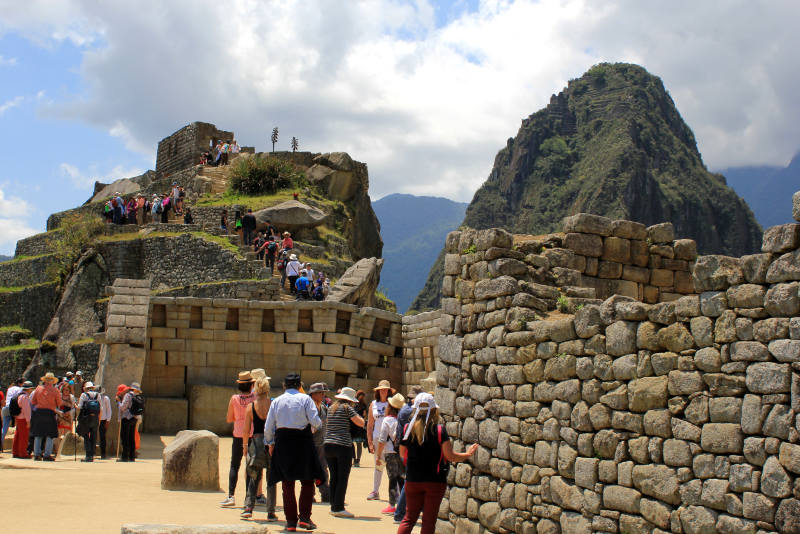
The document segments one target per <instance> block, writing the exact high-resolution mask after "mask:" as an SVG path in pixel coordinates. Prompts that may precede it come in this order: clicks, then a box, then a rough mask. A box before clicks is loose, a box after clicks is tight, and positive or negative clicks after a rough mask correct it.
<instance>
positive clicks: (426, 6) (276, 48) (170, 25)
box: [0, 0, 800, 200]
mask: <svg viewBox="0 0 800 534" xmlns="http://www.w3.org/2000/svg"><path fill="white" fill-rule="evenodd" d="M5 2H9V3H10V1H9V0H0V8H2V6H3V4H4V3H5ZM29 4H30V6H31V7H30V9H26V10H9V9H4V10H3V12H7V11H13V13H11V14H10V15H9V16H8V17H5V18H4V21H3V22H0V32H2V30H3V28H5V29H6V30H16V31H20V32H22V33H23V34H24V35H27V36H29V38H31V39H34V40H36V39H39V40H45V41H47V40H48V39H51V40H52V39H56V40H63V39H69V40H70V41H71V42H73V43H75V44H76V45H79V46H83V47H84V50H85V52H84V55H83V63H82V65H81V74H82V77H83V81H84V84H85V86H86V87H87V88H88V89H87V92H86V93H85V94H82V95H79V97H78V98H76V99H75V100H74V101H71V102H68V103H64V102H61V103H60V104H55V105H48V106H47V108H46V109H47V110H48V111H49V112H50V113H54V114H57V115H58V116H61V117H66V118H72V119H77V120H80V121H83V122H86V123H89V124H92V125H94V126H96V127H99V128H102V129H104V130H106V131H109V132H110V133H111V135H114V136H117V137H119V138H120V139H122V140H123V142H124V143H125V145H126V146H127V147H128V148H130V149H132V150H135V151H138V152H141V153H143V154H146V155H148V156H151V157H152V156H153V155H154V152H155V147H156V144H157V142H158V140H159V139H161V138H163V137H165V136H166V135H169V134H170V133H171V132H173V131H175V130H176V129H178V128H179V127H181V126H183V125H184V124H186V123H188V122H191V121H194V120H204V121H209V122H214V123H216V124H217V126H219V127H220V128H222V129H229V130H230V129H232V130H234V131H235V132H236V134H237V137H238V138H239V140H240V141H241V142H242V143H243V144H247V145H252V144H255V145H256V146H257V148H259V149H262V150H263V149H265V148H266V147H267V146H268V145H267V138H268V137H269V132H270V130H271V129H272V126H275V125H278V126H279V127H280V129H281V140H280V143H279V148H284V149H285V148H288V140H289V139H290V138H291V137H292V136H293V135H296V136H297V137H299V138H300V140H301V149H303V150H312V151H331V150H346V151H348V152H350V153H351V155H352V156H353V157H355V158H356V159H359V160H362V161H365V162H367V163H368V164H369V168H370V180H371V193H372V194H373V196H376V197H377V196H382V195H384V194H387V193H390V192H395V191H399V192H410V193H424V194H440V195H445V196H448V197H451V198H457V199H460V200H464V199H469V198H470V197H471V194H472V192H473V191H474V190H475V188H476V187H477V186H478V185H480V183H481V182H482V181H483V180H484V179H485V178H486V176H487V175H488V173H489V171H490V169H491V166H492V163H493V160H494V155H495V154H496V152H497V150H498V149H499V148H501V147H502V146H504V144H505V142H504V141H505V139H506V138H508V137H509V136H513V135H515V134H516V132H517V129H518V127H519V123H520V119H522V118H524V117H526V116H527V115H529V114H531V113H533V112H535V111H537V110H538V109H540V108H541V107H543V106H544V105H546V104H547V102H548V101H549V98H550V95H551V94H552V93H555V92H558V91H559V90H561V88H562V87H563V86H564V85H565V84H566V82H567V81H568V80H569V79H570V78H575V77H578V76H580V75H581V74H582V73H583V72H584V71H585V70H587V69H588V67H590V66H591V65H592V64H594V63H597V62H600V61H632V62H637V63H640V64H642V65H643V66H645V67H646V68H647V69H648V70H649V71H650V72H652V73H654V74H657V75H659V76H661V77H662V79H663V80H664V83H665V85H666V87H667V89H668V90H669V91H670V93H671V94H672V96H673V98H674V99H675V101H676V103H677V105H678V108H679V109H680V111H681V113H682V115H683V116H684V118H685V119H686V120H687V122H688V123H689V125H690V126H691V127H692V128H693V129H694V131H695V134H696V137H697V139H698V144H699V148H700V149H701V152H702V153H703V155H704V158H705V160H706V162H707V163H708V164H709V166H711V167H724V166H730V165H740V164H755V163H776V164H777V163H785V162H786V161H788V159H789V158H790V157H791V155H792V154H793V153H794V152H795V151H796V150H797V149H798V148H800V122H798V121H797V120H796V117H797V116H800V101H798V100H797V99H796V97H795V94H794V93H795V91H794V87H796V86H797V81H798V80H797V79H798V77H800V69H798V66H800V60H798V58H797V55H796V52H795V51H796V50H797V49H798V48H800V32H797V31H796V30H795V27H794V26H795V24H794V22H795V21H796V3H795V2H794V1H792V0H774V1H770V2H751V3H744V4H742V3H737V4H735V6H730V8H728V7H726V6H725V5H724V4H720V3H717V2H713V3H712V2H707V3H702V2H701V3H697V2H693V1H692V2H690V1H689V0H676V1H675V2H671V3H667V4H659V3H652V2H641V1H638V0H615V1H610V2H604V3H602V5H601V4H600V3H597V2H591V1H589V0H540V1H536V2H534V1H532V0H531V1H528V0H520V1H516V2H510V1H505V0H484V1H482V2H481V3H480V6H479V9H478V10H477V11H475V12H460V13H461V14H460V15H459V16H458V18H456V19H454V20H451V21H450V22H449V23H448V24H446V25H445V26H444V27H440V28H437V27H435V24H434V20H435V17H434V9H433V6H434V2H433V0H409V1H402V0H364V1H357V2H356V1H353V2H337V1H334V0H318V1H309V0H293V1H288V0H287V1H284V2H269V3H267V4H265V3H264V2H262V1H259V0H230V1H228V2H224V3H220V2H215V1H206V2H198V1H197V0H192V1H189V0H174V1H171V2H158V3H156V2H152V3H148V2H144V4H142V3H137V4H125V3H97V2H89V1H88V0H87V1H81V0H59V1H55V0H52V1H47V2H45V1H44V0H31V2H29ZM26 6H28V4H26ZM23 11H24V13H23ZM54 106H56V107H54ZM65 172H66V171H65ZM67 176H68V177H70V179H72V178H71V176H70V175H67ZM80 176H82V177H83V178H82V179H83V180H84V181H86V180H88V178H87V177H86V173H80Z"/></svg>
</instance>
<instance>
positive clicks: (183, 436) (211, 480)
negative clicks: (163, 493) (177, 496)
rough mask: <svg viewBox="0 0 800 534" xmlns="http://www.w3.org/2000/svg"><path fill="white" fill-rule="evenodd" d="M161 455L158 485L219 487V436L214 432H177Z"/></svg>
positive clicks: (212, 489)
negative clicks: (159, 483) (159, 481)
mask: <svg viewBox="0 0 800 534" xmlns="http://www.w3.org/2000/svg"><path fill="white" fill-rule="evenodd" d="M162 457H163V463H162V469H161V489H169V490H211V491H217V490H219V438H218V437H217V435H216V434H214V433H213V432H209V431H208V430H183V431H181V432H178V435H177V436H175V439H174V440H173V441H172V442H171V443H170V444H169V445H167V447H166V448H165V449H164V452H163V455H162Z"/></svg>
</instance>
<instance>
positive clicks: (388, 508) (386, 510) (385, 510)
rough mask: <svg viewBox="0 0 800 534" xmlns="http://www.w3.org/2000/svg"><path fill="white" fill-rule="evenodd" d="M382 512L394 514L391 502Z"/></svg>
mask: <svg viewBox="0 0 800 534" xmlns="http://www.w3.org/2000/svg"><path fill="white" fill-rule="evenodd" d="M381 513H382V514H386V515H394V506H392V505H391V504H390V505H389V506H387V507H386V508H384V509H383V510H381Z"/></svg>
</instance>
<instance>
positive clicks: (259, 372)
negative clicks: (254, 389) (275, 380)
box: [250, 367, 272, 380]
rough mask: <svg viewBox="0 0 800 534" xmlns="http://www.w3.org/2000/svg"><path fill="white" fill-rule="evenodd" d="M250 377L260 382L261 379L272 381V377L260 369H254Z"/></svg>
mask: <svg viewBox="0 0 800 534" xmlns="http://www.w3.org/2000/svg"><path fill="white" fill-rule="evenodd" d="M250 376H251V377H252V378H253V380H259V379H261V378H266V379H267V380H272V377H271V376H267V372H266V371H264V369H262V368H260V367H259V368H258V369H253V370H252V371H250Z"/></svg>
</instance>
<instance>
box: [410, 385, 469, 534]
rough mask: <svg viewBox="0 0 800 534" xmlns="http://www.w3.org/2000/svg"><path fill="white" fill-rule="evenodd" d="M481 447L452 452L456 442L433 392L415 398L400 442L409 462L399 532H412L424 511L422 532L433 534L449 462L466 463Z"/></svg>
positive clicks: (421, 533)
mask: <svg viewBox="0 0 800 534" xmlns="http://www.w3.org/2000/svg"><path fill="white" fill-rule="evenodd" d="M476 450H478V445H477V443H473V444H472V445H470V447H469V449H467V452H455V451H453V444H452V443H451V442H450V437H449V436H448V435H447V430H445V428H444V425H442V424H440V423H439V410H438V408H437V406H436V401H435V400H434V399H433V395H431V394H430V393H420V394H419V395H417V397H416V398H415V399H414V413H413V415H412V416H411V422H410V423H409V424H408V427H407V429H406V432H405V435H404V436H403V440H402V441H401V442H400V456H402V457H407V458H408V462H407V464H406V485H405V490H406V515H405V517H404V518H403V521H402V522H401V523H400V527H399V528H398V529H397V534H410V533H411V529H412V528H413V527H414V525H416V524H417V519H418V518H419V514H420V512H422V530H421V531H420V534H434V531H435V529H436V517H437V516H438V514H439V505H440V504H441V502H442V497H444V492H445V489H447V471H448V470H449V467H450V466H449V463H448V462H463V461H464V460H467V459H469V458H470V457H471V456H472V455H473V454H475V451H476Z"/></svg>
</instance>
